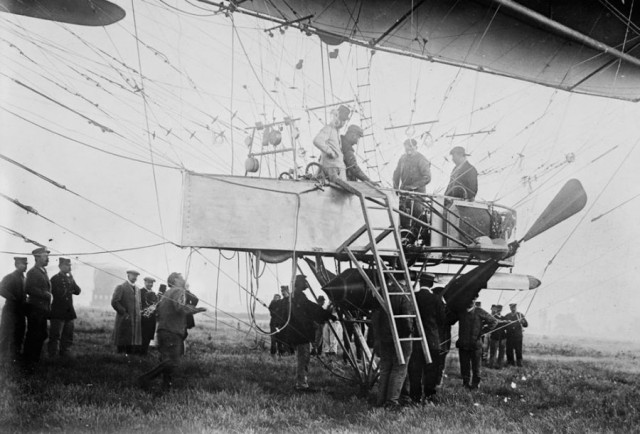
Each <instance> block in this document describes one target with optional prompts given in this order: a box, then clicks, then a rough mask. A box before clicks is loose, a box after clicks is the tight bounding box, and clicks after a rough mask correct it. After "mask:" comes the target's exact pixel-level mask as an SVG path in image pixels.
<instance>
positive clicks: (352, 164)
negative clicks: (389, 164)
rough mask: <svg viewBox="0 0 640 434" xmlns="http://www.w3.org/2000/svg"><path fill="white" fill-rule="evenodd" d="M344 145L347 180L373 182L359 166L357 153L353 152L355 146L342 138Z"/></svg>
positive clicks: (343, 152)
mask: <svg viewBox="0 0 640 434" xmlns="http://www.w3.org/2000/svg"><path fill="white" fill-rule="evenodd" d="M340 141H341V143H342V154H343V155H344V165H345V167H346V168H347V180H348V181H371V179H369V177H368V176H367V175H366V174H365V173H364V172H363V171H362V169H360V166H358V160H357V159H356V152H355V151H354V150H353V145H352V144H349V143H346V142H345V140H344V136H340Z"/></svg>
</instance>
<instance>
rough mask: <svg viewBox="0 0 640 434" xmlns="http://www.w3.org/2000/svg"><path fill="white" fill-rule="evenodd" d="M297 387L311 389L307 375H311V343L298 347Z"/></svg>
mask: <svg viewBox="0 0 640 434" xmlns="http://www.w3.org/2000/svg"><path fill="white" fill-rule="evenodd" d="M296 356H297V359H298V360H297V361H298V363H297V365H296V387H309V383H308V382H307V375H308V373H309V361H310V360H311V344H310V343H309V342H307V343H304V344H300V345H298V346H296Z"/></svg>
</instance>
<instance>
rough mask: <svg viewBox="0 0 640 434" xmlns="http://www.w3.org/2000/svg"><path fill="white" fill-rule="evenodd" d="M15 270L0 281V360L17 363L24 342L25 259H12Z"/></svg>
mask: <svg viewBox="0 0 640 434" xmlns="http://www.w3.org/2000/svg"><path fill="white" fill-rule="evenodd" d="M13 262H14V265H15V267H16V269H15V270H14V271H13V272H12V273H10V274H7V275H6V276H4V277H3V278H2V281H0V296H2V297H4V298H5V302H4V307H3V308H2V319H0V358H1V359H2V360H7V361H17V360H18V359H19V358H20V353H21V351H22V342H23V341H24V331H25V328H26V321H25V315H26V312H25V304H26V302H27V294H26V293H25V292H24V272H25V271H26V270H27V258H24V257H15V258H13Z"/></svg>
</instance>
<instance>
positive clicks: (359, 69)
mask: <svg viewBox="0 0 640 434" xmlns="http://www.w3.org/2000/svg"><path fill="white" fill-rule="evenodd" d="M364 69H369V67H368V66H361V67H360V68H356V71H362V70H364Z"/></svg>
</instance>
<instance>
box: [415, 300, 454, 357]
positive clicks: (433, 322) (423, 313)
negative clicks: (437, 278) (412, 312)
mask: <svg viewBox="0 0 640 434" xmlns="http://www.w3.org/2000/svg"><path fill="white" fill-rule="evenodd" d="M415 296H416V302H417V304H418V310H419V311H420V319H421V320H422V326H423V327H424V333H425V336H426V338H427V343H428V344H429V349H430V350H431V349H435V350H437V349H438V348H439V347H440V329H441V328H442V326H443V325H444V324H445V323H446V316H445V306H444V303H443V301H442V298H441V297H438V296H437V295H436V294H434V293H433V292H431V290H430V289H428V288H422V289H421V290H420V291H418V292H416V294H415Z"/></svg>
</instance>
